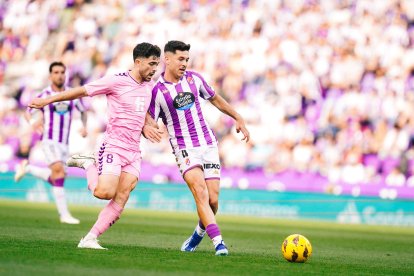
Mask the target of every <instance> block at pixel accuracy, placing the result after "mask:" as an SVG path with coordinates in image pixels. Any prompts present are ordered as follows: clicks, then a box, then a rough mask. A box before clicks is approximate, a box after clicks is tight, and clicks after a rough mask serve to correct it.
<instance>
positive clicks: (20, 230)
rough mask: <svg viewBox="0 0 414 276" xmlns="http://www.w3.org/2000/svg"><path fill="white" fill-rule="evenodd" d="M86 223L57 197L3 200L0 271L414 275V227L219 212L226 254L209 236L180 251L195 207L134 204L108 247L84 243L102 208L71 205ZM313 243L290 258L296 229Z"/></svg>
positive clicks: (106, 240)
mask: <svg viewBox="0 0 414 276" xmlns="http://www.w3.org/2000/svg"><path fill="white" fill-rule="evenodd" d="M71 210H72V211H73V214H74V215H76V217H78V218H80V219H81V224H80V225H63V224H60V223H59V222H58V219H57V214H56V210H55V209H54V207H53V205H51V204H38V203H27V202H13V201H0V220H1V224H0V275H119V276H120V275H308V274H311V275H414V229H413V228H409V227H401V228H400V227H385V226H362V225H338V224H331V223H325V222H314V221H312V222H310V221H286V220H275V219H264V218H251V217H231V216H218V221H219V225H220V227H221V230H222V233H223V236H224V237H225V241H226V243H227V245H228V246H229V250H230V255H229V256H227V257H216V256H214V250H213V246H212V244H211V242H210V240H209V239H208V238H205V239H204V240H203V242H202V243H201V245H200V247H199V248H198V250H197V251H196V252H194V253H183V252H180V250H179V248H180V246H181V243H182V242H183V241H184V240H185V239H186V238H187V237H188V235H190V233H191V232H192V230H193V228H194V226H195V223H196V221H197V218H196V216H195V214H188V213H170V212H159V211H157V212H155V211H145V210H131V209H127V210H126V211H125V212H124V214H123V216H122V218H121V219H120V220H119V221H118V222H117V223H116V224H115V225H114V226H113V227H112V228H111V229H109V230H108V231H107V232H106V233H105V234H104V235H103V236H102V237H101V238H100V241H101V244H102V245H103V246H105V247H108V248H109V250H108V251H103V250H102V251H101V250H85V249H77V248H76V246H77V243H78V241H79V240H80V238H81V237H82V236H83V235H84V234H85V233H86V232H87V231H88V230H89V228H90V227H91V226H92V224H93V223H94V221H95V219H96V217H97V214H98V212H99V209H98V208H89V207H81V206H79V207H72V208H71ZM293 233H300V234H303V235H305V236H306V237H307V238H308V239H309V240H310V242H311V243H312V246H313V254H312V257H311V258H310V259H309V261H308V262H307V263H304V264H296V263H288V262H287V261H285V260H284V259H283V257H282V254H281V251H280V247H281V244H282V241H283V239H284V238H285V237H286V236H288V235H289V234H293Z"/></svg>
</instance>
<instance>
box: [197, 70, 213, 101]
mask: <svg viewBox="0 0 414 276" xmlns="http://www.w3.org/2000/svg"><path fill="white" fill-rule="evenodd" d="M192 74H193V75H194V76H195V77H197V79H199V80H200V84H199V88H198V89H199V93H200V97H201V98H203V99H205V100H208V99H210V98H212V97H214V95H216V92H215V91H214V89H213V88H212V87H211V86H210V85H208V83H207V82H206V81H205V79H204V78H203V77H202V76H201V75H200V74H198V73H196V72H192Z"/></svg>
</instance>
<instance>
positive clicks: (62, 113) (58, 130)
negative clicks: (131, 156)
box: [14, 62, 87, 224]
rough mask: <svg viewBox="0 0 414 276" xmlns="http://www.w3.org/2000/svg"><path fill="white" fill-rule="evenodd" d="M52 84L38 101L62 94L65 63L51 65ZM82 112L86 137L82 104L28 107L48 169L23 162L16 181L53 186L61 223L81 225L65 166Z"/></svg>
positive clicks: (60, 103)
mask: <svg viewBox="0 0 414 276" xmlns="http://www.w3.org/2000/svg"><path fill="white" fill-rule="evenodd" d="M49 73H50V76H49V78H50V81H51V85H50V86H49V87H47V88H45V89H44V90H43V91H42V92H41V93H40V94H39V95H38V98H46V97H49V96H53V95H58V94H60V93H62V91H64V90H65V89H68V88H67V87H65V79H66V74H65V73H66V67H65V65H64V64H63V63H62V62H53V63H52V64H50V66H49ZM75 107H76V109H78V110H79V111H80V112H81V119H82V123H83V127H82V129H81V135H82V136H83V137H85V136H86V135H87V132H86V120H87V116H86V112H85V108H84V106H83V104H82V102H81V101H79V100H68V101H64V102H59V103H51V104H49V105H47V106H44V107H43V108H41V109H40V110H36V109H31V108H28V112H27V113H26V114H25V117H26V119H27V120H28V121H29V122H30V124H31V125H32V127H33V128H34V130H36V131H38V132H39V133H41V134H42V149H43V152H44V154H45V159H46V162H47V164H48V166H49V167H48V168H43V167H38V166H34V165H30V164H28V160H23V161H22V162H21V163H20V164H19V165H18V166H17V168H16V174H15V177H14V179H15V181H16V182H17V181H19V180H20V179H21V178H22V177H23V176H24V175H25V174H26V173H31V174H32V175H34V176H36V177H39V178H41V179H43V180H45V181H47V182H49V183H50V184H51V185H52V193H53V196H54V198H55V203H56V207H57V210H58V212H59V215H60V222H62V223H68V224H78V223H79V220H78V219H76V218H74V217H72V215H71V214H70V212H69V210H68V206H67V203H66V198H65V190H64V182H65V176H66V173H65V166H64V162H65V161H66V159H67V158H68V157H69V156H68V143H69V133H70V127H71V123H72V116H73V111H74V109H75Z"/></svg>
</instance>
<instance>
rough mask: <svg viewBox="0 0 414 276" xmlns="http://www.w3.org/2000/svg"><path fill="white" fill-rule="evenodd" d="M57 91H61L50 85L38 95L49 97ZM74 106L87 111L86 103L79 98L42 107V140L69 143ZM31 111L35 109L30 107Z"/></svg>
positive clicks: (81, 110) (39, 96)
mask: <svg viewBox="0 0 414 276" xmlns="http://www.w3.org/2000/svg"><path fill="white" fill-rule="evenodd" d="M67 89H69V87H65V90H67ZM57 93H60V92H55V91H53V90H52V88H51V87H50V86H49V87H47V88H45V89H44V90H43V91H42V92H41V93H40V94H39V95H38V96H37V97H38V98H47V97H49V96H53V95H56V94H57ZM74 107H76V108H77V109H78V110H79V111H80V112H84V111H85V107H84V105H83V104H82V102H81V101H80V100H78V99H76V100H71V101H63V102H56V103H51V104H49V105H46V106H44V107H43V108H41V109H40V110H41V111H42V113H43V134H42V140H51V141H54V142H58V143H62V144H68V142H69V141H68V140H69V133H70V125H71V123H72V114H73V109H74ZM29 111H30V112H33V109H29Z"/></svg>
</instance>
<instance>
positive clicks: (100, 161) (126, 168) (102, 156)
mask: <svg viewBox="0 0 414 276" xmlns="http://www.w3.org/2000/svg"><path fill="white" fill-rule="evenodd" d="M96 156H97V157H96V160H95V161H96V164H97V167H98V174H99V175H101V174H113V175H117V176H120V175H121V172H127V173H130V174H132V175H135V176H136V177H137V178H138V179H139V175H140V173H141V160H142V157H141V152H140V151H129V150H126V149H123V148H120V147H117V146H114V145H110V144H107V143H105V142H104V143H102V145H101V147H100V148H99V151H98V154H97V155H96Z"/></svg>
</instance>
